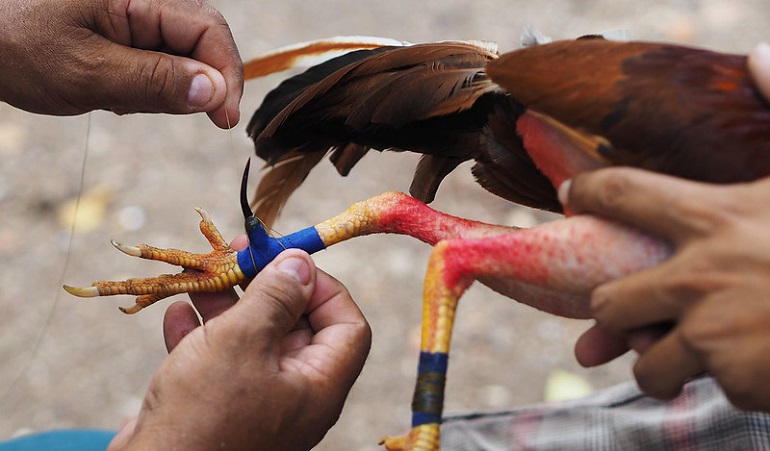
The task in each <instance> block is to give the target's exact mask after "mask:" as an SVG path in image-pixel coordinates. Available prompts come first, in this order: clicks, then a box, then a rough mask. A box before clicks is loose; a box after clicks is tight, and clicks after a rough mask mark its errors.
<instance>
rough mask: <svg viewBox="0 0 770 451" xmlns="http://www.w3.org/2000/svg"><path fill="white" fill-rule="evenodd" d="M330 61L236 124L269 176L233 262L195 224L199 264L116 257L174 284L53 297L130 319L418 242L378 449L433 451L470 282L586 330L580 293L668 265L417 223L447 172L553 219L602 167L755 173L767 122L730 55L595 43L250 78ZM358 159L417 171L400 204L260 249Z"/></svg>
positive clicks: (602, 242)
mask: <svg viewBox="0 0 770 451" xmlns="http://www.w3.org/2000/svg"><path fill="white" fill-rule="evenodd" d="M330 49H332V50H334V49H345V50H346V51H348V53H344V54H343V55H342V56H338V57H336V58H333V59H330V60H328V61H326V62H323V63H320V64H317V65H315V66H313V67H311V68H310V69H308V70H307V71H306V72H304V73H302V74H299V75H297V76H295V77H292V78H290V79H288V80H286V81H285V82H283V83H282V84H281V85H280V86H279V87H278V88H276V89H275V90H274V91H272V92H271V93H270V94H268V96H267V97H266V98H265V101H264V103H263V105H262V106H261V107H260V108H259V110H257V112H256V113H255V115H254V117H253V118H252V120H251V123H250V124H249V128H248V131H249V133H250V135H251V136H252V138H253V139H254V141H255V146H256V151H257V155H259V156H260V157H262V158H263V159H265V160H266V161H267V162H268V164H269V165H270V166H271V169H270V171H269V172H268V173H267V174H266V175H265V176H264V177H263V178H262V180H261V183H260V185H259V187H258V190H257V195H256V198H255V203H254V206H255V207H256V217H255V216H253V215H252V214H251V210H250V209H249V207H248V205H246V201H245V200H244V199H243V197H244V196H243V195H242V203H243V204H244V215H246V216H247V217H248V219H247V232H248V234H249V238H250V246H249V248H248V249H246V250H244V251H241V252H240V253H236V252H235V251H233V250H232V249H230V248H229V246H227V244H226V243H225V242H224V240H223V239H222V237H221V236H220V235H219V233H218V232H216V229H215V228H214V226H213V224H211V221H210V219H209V218H208V215H206V214H205V212H203V211H200V213H201V216H202V217H203V221H201V230H202V232H203V233H204V235H205V236H206V237H207V238H208V239H209V241H210V242H211V244H212V246H213V247H214V251H213V252H212V253H211V254H207V255H194V254H189V253H185V252H182V251H174V250H160V249H156V248H152V247H149V246H144V245H140V246H135V247H134V246H123V245H120V244H117V243H116V246H117V247H118V248H119V249H120V250H122V251H124V252H126V253H128V254H130V255H135V256H139V257H142V258H151V259H155V260H163V261H167V262H170V263H175V264H180V265H181V266H183V267H184V268H185V271H183V272H182V273H181V274H178V275H174V276H161V277H160V278H157V279H130V280H127V281H124V282H96V283H95V284H94V285H93V286H92V287H90V288H70V287H68V288H67V289H68V291H70V292H73V293H74V294H78V295H87V296H97V295H110V294H136V295H138V297H137V300H136V305H135V306H134V307H132V308H131V309H129V310H128V311H130V312H133V311H138V310H139V309H141V308H142V307H144V306H146V305H149V304H151V303H152V302H155V301H157V300H159V299H162V298H164V297H166V296H169V295H171V294H175V293H178V292H184V291H195V290H216V289H222V288H223V287H225V286H232V285H234V284H236V283H239V282H241V281H243V280H245V279H247V278H249V277H251V276H253V275H254V274H255V273H256V272H257V271H258V270H259V269H260V268H261V267H262V266H264V264H265V263H266V262H268V261H270V259H271V258H272V257H273V256H274V255H276V254H277V253H278V252H280V251H281V250H282V249H283V248H284V247H301V248H305V249H306V250H308V251H311V252H313V251H317V250H320V249H323V248H325V247H328V246H330V245H332V244H335V243H337V242H339V241H342V240H345V239H348V238H351V237H355V236H361V235H366V234H372V233H399V234H406V235H410V236H413V237H415V238H418V239H420V240H422V241H424V242H427V243H429V244H431V245H433V246H434V250H433V252H432V254H431V258H430V262H429V264H428V270H427V275H426V278H425V290H424V294H423V309H424V312H423V331H422V343H421V354H420V363H419V367H418V380H417V386H416V388H415V395H414V400H413V404H412V410H413V420H412V423H413V428H412V430H411V431H410V433H409V435H408V436H406V437H398V438H386V439H384V440H383V441H384V444H385V446H386V447H387V448H388V449H390V450H396V449H411V450H431V449H437V448H438V446H439V425H440V421H441V413H442V406H443V395H444V380H445V375H446V369H447V356H448V352H449V344H450V335H451V330H452V324H453V319H454V312H455V309H456V306H457V302H458V299H459V298H460V296H461V295H462V293H463V292H464V290H465V289H467V287H468V286H470V284H471V283H472V282H473V281H474V280H479V281H481V282H482V283H484V284H486V285H488V286H490V287H492V288H493V289H495V290H496V291H499V292H501V293H503V294H505V295H507V296H509V297H511V298H513V299H516V300H517V301H520V302H524V303H527V304H529V305H532V306H534V307H537V308H540V309H542V310H545V311H548V312H551V313H555V314H559V315H563V316H570V317H586V316H587V315H589V311H588V308H587V299H588V296H589V294H590V292H591V290H592V289H593V288H594V287H596V286H597V285H598V284H601V283H603V282H605V281H608V280H611V279H613V278H616V277H619V276H622V275H625V274H629V273H631V272H634V271H638V270H640V269H643V268H645V267H648V266H650V265H654V264H656V263H658V262H660V261H662V260H663V259H665V258H666V257H667V256H668V255H669V253H670V249H669V247H668V246H667V244H666V243H664V242H661V241H660V240H658V239H656V238H655V237H651V236H648V235H646V234H643V233H641V232H639V231H637V230H633V229H630V228H628V227H625V226H623V225H620V224H616V223H611V222H607V221H603V220H600V219H597V218H591V217H586V216H573V217H568V218H566V219H564V220H561V221H555V222H552V223H548V224H544V225H541V226H538V227H535V228H532V229H517V228H512V227H504V226H499V225H491V224H483V223H478V222H473V221H469V220H465V219H460V218H455V217H451V216H447V215H444V214H442V213H439V212H436V211H435V210H432V209H430V208H429V207H427V206H426V205H425V203H424V202H429V201H430V200H432V198H433V196H434V194H435V193H436V190H437V189H438V186H439V183H440V182H441V180H442V179H443V178H444V176H446V174H448V173H449V172H451V171H452V170H453V169H454V168H455V167H456V166H457V165H458V164H460V163H462V162H464V161H467V160H473V161H475V165H474V167H473V173H474V175H475V177H476V180H477V181H478V182H479V184H480V185H481V186H483V187H484V188H486V189H487V190H489V191H490V192H492V193H494V194H497V195H499V196H501V197H504V198H506V199H508V200H511V201H513V202H516V203H520V204H523V205H528V206H532V207H536V208H542V209H547V210H552V211H561V206H560V204H559V202H558V200H557V197H556V190H555V187H558V186H559V185H560V184H561V183H562V182H563V181H564V180H565V179H567V178H569V177H571V176H573V175H575V174H577V173H579V172H581V171H585V170H590V169H594V168H599V167H604V166H609V165H630V166H637V167H642V168H646V169H650V170H655V171H659V172H665V173H669V174H673V175H678V176H681V177H687V178H691V179H696V180H702V181H709V182H737V181H746V180H752V179H756V178H758V177H761V176H764V175H768V174H769V173H770V106H769V105H768V104H767V103H766V102H765V101H764V100H763V99H762V98H761V97H760V96H759V94H758V92H757V90H756V89H755V87H754V85H753V84H752V82H751V80H750V78H749V76H748V74H747V69H746V58H745V57H744V56H738V55H727V54H722V53H716V52H711V51H706V50H700V49H693V48H686V47H680V46H673V45H666V44H653V43H639V42H627V43H619V42H611V41H607V40H604V39H601V38H598V37H586V38H581V39H578V40H574V41H561V42H554V43H547V44H541V45H532V46H528V47H526V48H523V49H520V50H517V51H513V52H510V53H506V54H503V55H499V54H498V52H497V50H496V48H495V47H494V46H493V45H491V44H488V43H481V42H439V43H429V44H418V45H409V44H405V43H400V42H396V41H387V42H382V41H375V42H370V43H365V42H364V43H360V45H356V44H353V43H350V42H347V41H342V42H341V43H337V44H335V43H333V42H316V43H311V44H307V45H303V46H297V47H293V48H290V49H286V50H284V51H279V52H276V53H274V54H271V55H269V56H267V57H265V58H261V59H258V60H255V61H254V62H252V63H250V64H247V71H246V72H247V76H248V75H262V74H264V73H269V72H272V71H275V70H277V69H282V68H284V67H286V66H291V65H292V64H293V62H294V61H295V60H297V59H298V58H302V57H305V56H308V55H314V54H317V53H323V52H326V51H328V50H330ZM370 149H376V150H398V151H403V150H407V151H413V152H418V153H421V154H423V155H424V156H423V158H422V159H421V161H420V163H419V165H418V167H417V170H416V172H415V176H414V180H413V183H412V187H411V189H410V191H411V193H412V195H413V196H414V197H410V196H407V195H405V194H400V193H385V194H383V195H381V196H377V197H375V198H373V199H369V200H367V201H364V202H361V203H358V204H355V205H353V206H352V207H351V208H350V209H348V210H347V211H346V212H344V213H343V214H341V215H339V216H337V217H334V218H332V219H330V220H328V221H324V222H322V223H320V224H318V225H316V226H315V227H310V228H308V229H305V230H303V231H300V232H297V233H296V234H292V235H289V236H286V237H282V238H279V239H275V238H272V237H269V236H268V235H267V234H266V233H265V232H264V228H263V225H262V223H261V222H260V220H261V221H263V222H264V223H268V224H269V223H271V222H272V221H273V220H274V219H275V217H276V216H277V215H278V213H279V211H280V208H281V206H282V205H283V204H284V202H285V201H286V200H287V199H288V197H289V196H290V195H291V193H292V192H293V191H294V190H295V189H296V188H297V187H298V186H299V185H300V184H301V183H302V181H303V180H304V179H305V177H306V176H307V175H308V173H309V172H310V170H311V169H312V168H313V167H314V166H315V165H316V164H317V163H318V162H320V160H321V159H323V157H324V156H325V155H326V154H327V153H329V152H331V159H332V162H333V163H334V164H335V166H336V167H337V169H338V171H339V172H340V174H342V175H345V174H347V172H348V171H349V170H350V169H351V168H352V167H353V166H354V165H355V164H356V162H357V161H359V159H360V158H362V157H363V156H364V155H365V153H366V152H367V151H368V150H370ZM243 189H245V178H244V185H243V188H242V191H243ZM257 217H258V218H260V220H257V219H256V218H257ZM215 261H216V262H218V265H219V266H214V265H213V263H214V262H215Z"/></svg>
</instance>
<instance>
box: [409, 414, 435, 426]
mask: <svg viewBox="0 0 770 451" xmlns="http://www.w3.org/2000/svg"><path fill="white" fill-rule="evenodd" d="M424 424H441V414H440V413H439V414H435V413H428V412H412V427H413V428H416V427H417V426H422V425H424Z"/></svg>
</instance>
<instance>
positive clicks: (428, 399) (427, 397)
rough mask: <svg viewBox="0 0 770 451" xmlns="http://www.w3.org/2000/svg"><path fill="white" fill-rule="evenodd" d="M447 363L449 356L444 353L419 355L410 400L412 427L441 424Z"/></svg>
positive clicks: (423, 353)
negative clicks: (412, 396)
mask: <svg viewBox="0 0 770 451" xmlns="http://www.w3.org/2000/svg"><path fill="white" fill-rule="evenodd" d="M448 362H449V355H448V354H446V353H444V352H421V353H420V365H419V367H418V369H417V386H416V387H415V389H414V399H413V400H412V427H417V426H422V425H424V424H440V423H441V414H442V412H443V410H444V385H445V384H446V372H447V365H448Z"/></svg>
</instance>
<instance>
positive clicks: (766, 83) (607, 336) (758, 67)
mask: <svg viewBox="0 0 770 451" xmlns="http://www.w3.org/2000/svg"><path fill="white" fill-rule="evenodd" d="M748 67H749V71H750V73H751V75H752V77H753V79H754V82H755V83H756V85H757V88H758V90H759V91H760V93H762V95H763V96H764V97H765V98H768V99H770V46H768V45H767V44H760V45H758V46H757V47H756V48H755V49H754V50H753V51H752V53H751V54H750V55H749V58H748ZM620 171H624V170H612V169H611V170H607V171H604V172H603V174H599V175H588V176H586V177H584V178H582V182H579V183H582V184H583V187H584V188H582V189H581V188H578V189H577V190H572V189H570V184H565V185H566V186H564V187H562V189H561V190H560V195H561V198H562V200H563V201H564V202H566V201H567V197H569V204H570V208H587V210H588V211H593V210H591V209H592V208H598V210H597V211H593V212H594V213H597V214H604V215H606V216H610V217H615V218H616V219H619V220H624V221H630V222H632V223H635V222H634V221H636V220H637V217H638V216H639V215H640V214H642V215H644V214H647V215H648V216H647V218H650V219H651V220H652V221H654V222H655V223H656V224H657V227H651V226H649V225H648V226H647V227H650V228H649V230H650V231H654V230H655V229H656V228H665V227H667V226H669V225H673V224H672V223H669V222H668V221H667V220H666V218H668V217H670V216H671V214H670V213H669V214H667V215H665V216H661V212H662V211H663V209H665V208H674V207H670V206H669V207H666V206H665V205H664V204H662V203H659V204H658V205H657V206H655V205H652V204H653V203H655V202H656V199H657V200H658V201H659V200H660V199H661V198H663V197H665V196H666V194H665V193H663V192H661V191H660V189H659V188H660V187H659V186H657V188H658V189H657V190H656V189H655V188H656V186H655V184H656V183H658V181H657V179H656V178H655V176H649V175H637V174H635V173H634V172H631V174H632V175H631V177H633V178H632V179H631V182H630V183H632V184H638V186H625V183H626V181H625V178H624V177H625V175H624V174H625V173H624V172H620ZM648 176H649V177H648ZM594 177H599V178H594ZM615 177H617V179H615ZM666 183H668V181H666ZM672 183H676V182H672ZM683 183H685V184H687V182H683ZM763 183H764V182H763ZM763 183H760V184H758V185H757V186H758V187H757V188H745V187H741V188H737V187H731V189H733V188H735V189H756V190H761V189H762V188H761V186H764V185H763ZM665 186H668V185H665ZM692 186H695V187H698V188H693V189H694V191H696V192H697V193H698V195H697V197H695V198H693V199H689V200H687V198H686V196H685V195H684V194H682V193H680V192H677V191H671V193H669V194H668V195H669V196H675V197H676V199H671V198H667V199H669V200H668V201H667V202H671V203H673V204H675V205H676V204H677V203H679V204H681V205H677V206H676V208H677V209H679V210H680V211H678V212H675V214H679V215H680V216H682V215H686V214H688V211H689V210H688V208H689V207H688V206H686V205H685V204H686V203H687V202H692V203H694V204H698V203H700V202H704V201H705V202H708V201H709V194H708V191H707V190H705V188H706V187H705V186H703V185H697V184H696V185H692ZM617 187H622V188H620V192H612V190H614V189H616V188H617ZM672 188H675V187H672ZM701 188H704V190H703V191H701ZM632 189H633V190H639V191H638V192H636V193H635V194H636V196H635V197H632V198H631V199H628V198H627V196H628V193H627V192H626V191H627V190H632ZM708 189H709V190H710V189H715V190H717V191H719V192H721V190H727V188H726V187H709V188H708ZM581 190H582V193H581ZM568 192H569V194H567V193H568ZM727 192H728V191H725V195H728V194H726V193H727ZM730 192H734V191H730ZM651 195H652V196H653V197H650V196H651ZM733 195H734V194H733ZM602 196H604V199H602ZM615 196H618V197H617V198H615ZM642 197H646V200H645V202H644V203H643V204H637V203H635V202H636V201H635V200H634V199H637V200H639V199H641V198H642ZM734 200H735V202H736V204H742V205H751V203H750V202H746V200H745V199H740V198H736V199H734ZM581 202H582V203H583V204H584V205H585V206H584V207H579V206H578V204H580V203H581ZM592 204H593V206H591V205H592ZM597 204H600V205H602V206H598V207H597ZM706 205H708V204H706ZM757 205H759V206H761V205H763V204H762V203H761V202H760V203H759V204H757ZM618 208H620V209H619V210H616V209H618ZM625 208H631V209H633V210H634V211H635V212H634V213H633V214H632V215H629V213H627V212H625V211H624V209H625ZM602 212H603V213H602ZM694 220H697V218H696V219H694ZM743 220H744V221H746V222H749V223H750V221H751V218H743ZM736 221H738V222H740V218H736ZM661 222H662V224H661ZM635 224H636V225H639V226H642V227H644V226H645V225H644V224H642V223H635ZM683 230H686V229H683ZM660 234H661V235H662V236H666V237H667V238H669V239H670V238H672V236H671V235H670V234H668V235H666V234H664V233H660ZM711 238H714V241H713V242H715V243H719V240H718V239H717V238H715V236H714V235H711ZM723 238H724V239H726V241H729V239H730V237H729V235H724V236H723ZM690 239H691V240H692V241H691V242H689V243H688V248H690V247H692V248H694V249H696V250H697V249H701V248H704V249H706V251H705V252H707V251H708V250H709V247H707V246H704V247H702V245H704V244H705V243H710V242H711V241H709V240H707V239H706V238H705V237H696V236H691V237H690ZM725 245H726V246H727V245H728V244H725ZM712 251H714V249H712ZM682 255H684V256H685V257H682ZM688 255H696V256H697V255H698V254H697V252H696V253H695V254H689V253H686V252H682V250H681V249H680V250H679V251H678V252H677V256H678V259H681V260H673V261H674V262H675V263H676V262H677V261H683V262H684V263H682V265H683V266H686V265H687V264H688V263H689V262H690V259H691V258H690V257H687V256H688ZM747 257H748V256H747ZM692 263H698V262H692ZM669 265H672V263H670V262H669V263H666V264H665V265H663V266H662V267H663V268H664V269H663V270H662V271H666V269H667V268H669ZM696 267H697V266H696ZM754 269H755V270H759V271H761V269H759V267H758V266H755V267H754ZM654 271H661V270H659V269H658V270H654ZM662 271H661V272H662ZM652 274H654V272H653V273H652ZM668 276H670V278H669V280H671V281H675V280H676V277H677V274H668ZM635 277H636V276H635ZM638 277H641V276H638ZM652 277H654V275H653V276H652ZM629 281H630V282H629ZM633 281H634V278H625V279H621V280H618V281H616V282H613V283H611V284H608V285H606V286H604V287H601V290H609V293H610V294H611V295H612V294H613V293H615V294H617V292H615V291H614V290H615V289H616V287H620V288H619V289H618V290H623V289H624V287H632V286H633V285H632V284H633ZM637 289H639V288H637ZM647 290H648V292H650V293H660V291H659V290H660V288H659V287H658V286H656V284H652V285H650V286H649V287H648V288H647ZM618 292H620V291H618ZM602 293H603V291H600V290H597V294H596V296H595V298H600V297H601V296H603V295H602ZM642 293H643V292H642ZM637 297H638V296H637ZM706 297H708V296H707V293H703V294H702V296H701V298H706ZM637 300H638V299H637ZM597 302H599V301H597ZM630 302H633V301H630V300H626V301H625V303H630ZM644 302H648V301H647V300H645V301H644ZM650 308H651V309H657V308H658V307H656V306H655V304H653V305H651V306H650ZM680 316H684V315H683V314H682V315H680ZM691 322H696V321H692V320H690V321H683V322H682V323H680V324H679V326H678V327H679V328H680V329H683V330H685V331H689V330H691V329H692V327H689V326H688V324H690V323H691ZM696 325H697V324H696ZM669 328H670V324H669V325H666V324H657V325H649V324H647V325H641V326H640V327H639V328H637V329H633V330H627V331H626V334H620V335H617V334H612V333H608V332H607V331H606V330H603V329H602V328H601V327H597V326H595V327H592V328H591V329H589V330H588V331H587V332H586V333H585V334H584V335H583V336H582V337H581V338H580V339H579V340H578V342H577V343H576V346H575V354H576V357H577V359H578V361H579V362H580V363H582V364H583V365H585V366H594V365H599V364H602V363H605V362H608V361H610V360H612V359H614V358H615V357H617V356H619V355H621V354H623V353H625V352H626V351H627V350H628V349H629V348H632V349H635V350H636V351H637V352H638V353H640V354H644V353H645V352H646V351H647V350H648V349H649V348H650V347H652V346H653V345H654V344H655V343H656V342H657V340H658V339H660V338H661V337H663V336H666V335H667V333H668V332H669ZM672 333H674V334H675V335H676V328H675V329H674V332H672ZM669 336H670V334H669ZM744 359H747V357H744ZM649 360H651V359H645V360H642V359H640V365H639V367H638V369H637V372H638V373H641V374H644V373H647V372H649V371H650V370H645V368H646V367H645V362H647V361H649ZM701 366H703V364H702V365H701ZM739 368H740V367H739ZM708 369H709V370H711V371H712V372H713V371H714V368H711V367H709V368H708ZM735 371H740V369H737V368H736V369H735ZM690 372H692V371H690ZM717 376H719V374H717ZM641 377H645V376H643V375H642V376H641ZM647 377H653V376H647ZM727 377H728V376H727V375H724V374H722V377H721V378H722V379H723V380H724V379H725V378H727ZM679 379H680V380H681V379H682V376H681V375H680V376H679ZM729 379H730V381H726V382H725V383H724V384H723V387H724V388H725V389H726V391H727V392H728V396H731V397H732V399H733V401H734V402H735V403H736V404H738V405H739V406H742V407H747V408H751V407H752V406H754V403H752V401H744V400H742V399H740V398H741V395H740V392H741V391H742V390H741V388H739V387H736V385H737V384H738V381H736V380H735V379H734V378H732V377H730V378H729ZM750 379H751V377H749V378H748V379H747V380H745V381H744V383H748V381H749V380H750ZM660 382H661V383H662V384H663V385H664V386H665V387H664V388H661V389H656V388H654V387H653V388H651V389H650V390H653V391H655V392H657V393H659V396H662V397H670V396H673V394H674V393H676V392H677V391H678V390H679V388H680V387H681V384H680V383H673V384H672V382H671V381H668V382H666V381H662V380H661V381H660ZM640 384H642V385H643V386H644V383H643V382H641V381H640ZM754 389H756V387H754ZM743 390H748V394H747V396H749V395H752V388H751V387H743ZM650 393H651V394H652V391H651V392H650ZM756 401H757V402H758V404H756V408H763V409H767V408H768V407H769V406H768V404H767V401H762V400H756Z"/></svg>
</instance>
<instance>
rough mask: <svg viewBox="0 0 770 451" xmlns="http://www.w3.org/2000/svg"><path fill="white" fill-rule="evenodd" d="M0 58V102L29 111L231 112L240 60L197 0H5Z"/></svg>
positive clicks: (215, 115)
mask: <svg viewBox="0 0 770 451" xmlns="http://www.w3.org/2000/svg"><path fill="white" fill-rule="evenodd" d="M0 61H2V64H3V69H2V71H0V100H2V101H5V102H7V103H9V104H11V105H13V106H15V107H17V108H21V109H24V110H27V111H31V112H35V113H44V114H57V115H72V114H80V113H84V112H87V111H91V110H94V109H105V110H111V111H114V112H115V113H118V114H124V113H133V112H154V113H158V112H164V113H176V114H186V113H194V112H203V111H205V112H206V113H208V115H209V117H210V118H211V120H212V121H213V122H214V123H215V124H216V125H218V126H219V127H222V128H225V127H227V126H228V122H229V125H235V124H236V123H238V120H239V116H240V113H239V110H238V104H239V102H240V99H241V95H242V91H243V64H242V63H241V59H240V56H239V54H238V49H237V48H236V46H235V42H234V41H233V37H232V35H231V34H230V29H229V28H228V26H227V23H226V22H225V20H224V18H223V17H222V15H221V14H219V12H217V11H216V10H215V9H214V8H213V7H211V6H210V5H209V4H208V3H206V2H205V1H203V0H25V1H8V2H4V3H3V6H2V8H0ZM228 119H229V121H228Z"/></svg>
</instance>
